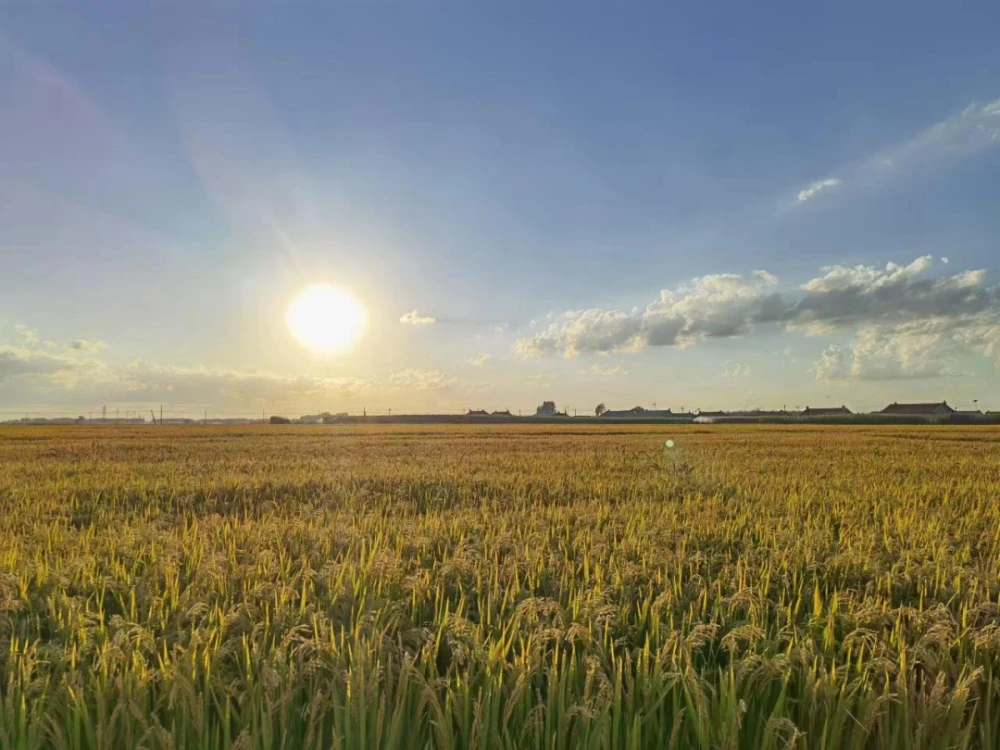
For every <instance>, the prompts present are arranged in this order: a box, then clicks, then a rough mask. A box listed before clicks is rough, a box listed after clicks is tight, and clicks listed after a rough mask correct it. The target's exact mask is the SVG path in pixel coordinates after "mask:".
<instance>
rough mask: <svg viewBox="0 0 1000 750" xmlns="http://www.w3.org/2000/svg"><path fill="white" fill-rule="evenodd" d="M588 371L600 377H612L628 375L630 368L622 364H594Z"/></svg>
mask: <svg viewBox="0 0 1000 750" xmlns="http://www.w3.org/2000/svg"><path fill="white" fill-rule="evenodd" d="M586 372H587V374H589V375H594V376H596V377H599V378H612V377H615V376H618V375H628V370H626V369H625V368H624V367H623V366H622V365H621V364H617V365H605V366H602V365H599V364H593V365H591V366H590V367H588V368H587V370H586Z"/></svg>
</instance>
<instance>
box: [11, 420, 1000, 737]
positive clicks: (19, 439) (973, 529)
mask: <svg viewBox="0 0 1000 750" xmlns="http://www.w3.org/2000/svg"><path fill="white" fill-rule="evenodd" d="M668 438H671V439H673V440H674V441H675V442H676V447H675V448H674V449H673V450H669V449H667V448H666V447H665V446H664V442H665V440H666V439H668ZM998 500H1000V428H994V427H817V426H797V427H771V426H710V427H698V426H683V427H671V428H666V427H658V426H654V427H650V426H635V427H630V426H625V427H603V428H602V427H587V426H575V427H574V426H566V427H562V426H541V425H539V426H527V425H503V426H492V427H479V426H433V427H263V426H255V427H246V428H219V427H169V426H167V427H134V428H133V427H128V428H116V427H106V428H86V427H79V428H75V427H71V428H43V427H37V428H9V429H2V430H0V747H2V748H17V749H19V750H20V749H25V750H26V749H28V748H43V747H44V748H102V749H103V748H140V747H141V748H236V747H239V748H290V749H291V748H538V749H539V750H541V748H546V749H547V750H551V749H553V748H602V749H603V748H669V747H677V748H747V749H750V748H753V749H756V748H997V747H1000V610H998V603H1000V507H998Z"/></svg>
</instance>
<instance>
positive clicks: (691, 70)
mask: <svg viewBox="0 0 1000 750" xmlns="http://www.w3.org/2000/svg"><path fill="white" fill-rule="evenodd" d="M814 5H815V4H808V3H806V4H803V3H787V4H783V3H768V4H763V5H761V4H749V3H682V4H677V3H669V4H668V3H649V4H633V3H621V4H618V3H615V4H611V3H588V2H573V3H568V2H567V3H557V2H551V3H520V2H510V3H485V2H461V3H459V2H445V1H444V0H436V1H434V2H429V1H428V2H424V1H422V0H408V1H407V2H372V3H369V2H357V1H355V2H345V3H318V2H316V3H313V2H307V1H305V0H302V1H300V2H292V3H282V4H278V3H276V2H260V3H252V4H242V3H228V2H222V3H207V4H206V3H194V2H171V3H160V2H149V3H144V2H127V3H126V2H106V3H99V4H98V3H94V4H83V3H65V4H60V3H58V2H52V1H50V0H47V1H46V2H40V3H39V2H27V1H20V0H13V1H11V2H6V3H0V165H2V168H0V420H2V419H3V418H4V417H5V416H7V417H12V418H16V417H19V416H22V415H23V414H26V413H37V414H53V415H54V414H57V413H58V414H71V415H75V414H78V413H86V412H88V411H93V410H96V409H100V408H101V406H103V405H106V406H107V407H108V408H109V409H116V410H120V411H121V412H129V411H132V410H135V411H143V412H144V411H146V410H148V409H149V408H151V407H156V408H158V406H159V405H160V404H164V408H165V410H166V411H168V412H171V411H172V412H175V413H177V414H184V413H191V414H199V415H200V414H202V413H204V412H206V411H207V412H211V413H212V414H217V415H223V414H227V415H239V414H258V413H261V412H262V411H265V412H267V413H287V414H298V413H316V412H320V411H330V412H339V411H350V412H356V411H361V410H362V409H364V410H366V411H367V412H368V413H379V412H383V413H384V412H386V411H388V410H390V409H391V410H393V411H394V412H395V413H401V412H445V411H457V410H465V409H467V408H475V409H480V408H483V409H490V410H493V409H501V410H502V409H510V410H512V411H514V412H515V413H516V412H518V411H523V412H525V413H531V412H533V410H534V407H535V406H537V405H538V404H539V403H541V401H542V400H545V399H552V400H554V401H555V402H556V403H557V405H558V406H559V407H560V408H566V409H569V410H570V411H571V412H572V411H578V412H579V413H589V412H592V411H593V409H594V407H595V406H596V405H597V404H598V403H605V404H607V406H608V407H610V408H630V407H632V406H636V405H641V406H645V407H649V408H651V407H652V406H653V405H654V404H655V405H656V406H657V408H661V409H663V408H673V409H675V410H679V409H682V408H683V409H686V410H693V409H698V408H701V409H706V410H707V409H716V408H730V409H732V408H753V407H762V408H781V407H783V406H787V407H788V408H793V407H795V406H806V405H811V406H823V405H840V404H846V405H848V406H849V407H850V408H852V409H855V410H871V409H877V408H881V407H882V406H884V405H885V404H886V403H888V402H892V401H910V400H917V401H941V400H945V399H947V400H948V402H949V403H950V404H951V405H953V406H955V407H956V408H967V409H971V408H973V403H977V404H978V406H979V408H983V409H987V408H993V409H998V410H1000V287H998V284H1000V275H998V273H997V270H998V266H1000V210H998V206H1000V45H998V44H997V43H996V29H997V28H1000V6H998V5H997V4H996V3H990V2H983V3H953V4H941V3H921V2H907V3H905V4H904V3H890V2H886V3H874V4H873V3H864V4H862V3H852V2H845V3H836V4H830V5H828V7H813V6H814ZM203 6H208V7H203ZM319 283H328V284H334V285H336V286H338V287H340V288H343V289H346V290H349V291H350V293H351V294H353V295H354V297H356V298H357V299H358V300H360V301H361V303H362V304H363V306H364V308H365V310H366V315H367V324H366V325H365V327H364V330H363V332H362V333H361V335H360V336H359V337H358V338H357V340H356V341H355V342H354V344H353V346H351V347H350V348H349V349H348V350H346V351H339V352H337V353H335V354H330V353H325V352H317V351H314V350H311V349H309V348H308V347H304V346H303V345H302V344H301V342H300V337H299V338H297V337H296V336H295V335H293V334H294V332H293V331H290V330H289V328H288V325H287V323H286V310H287V309H288V307H289V305H290V304H291V303H292V301H293V300H294V299H295V298H296V296H297V295H298V294H299V293H300V292H301V291H302V290H303V289H305V288H307V287H309V286H310V285H312V284H319ZM327 323H329V325H333V326H337V325H338V322H337V321H317V323H316V325H325V324H327Z"/></svg>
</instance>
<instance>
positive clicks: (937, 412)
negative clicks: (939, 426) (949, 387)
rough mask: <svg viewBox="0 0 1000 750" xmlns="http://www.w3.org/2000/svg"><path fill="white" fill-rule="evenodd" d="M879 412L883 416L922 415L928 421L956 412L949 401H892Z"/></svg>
mask: <svg viewBox="0 0 1000 750" xmlns="http://www.w3.org/2000/svg"><path fill="white" fill-rule="evenodd" d="M878 414H880V415H882V416H883V417H920V418H921V419H926V420H928V421H930V420H933V419H942V418H947V417H950V416H952V415H954V414H955V410H954V409H952V408H951V407H950V406H948V402H947V401H941V402H940V403H935V404H899V403H895V402H893V403H891V404H889V405H888V406H887V407H885V408H884V409H883V410H882V411H880V412H878Z"/></svg>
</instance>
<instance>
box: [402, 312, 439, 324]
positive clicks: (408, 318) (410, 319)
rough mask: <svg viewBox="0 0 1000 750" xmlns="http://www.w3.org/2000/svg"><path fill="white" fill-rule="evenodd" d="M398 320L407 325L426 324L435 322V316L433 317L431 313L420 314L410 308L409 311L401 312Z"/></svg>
mask: <svg viewBox="0 0 1000 750" xmlns="http://www.w3.org/2000/svg"><path fill="white" fill-rule="evenodd" d="M399 322H400V323H408V324H409V325H412V326H426V325H430V324H431V323H436V322H437V318H435V317H433V316H431V315H421V314H420V313H419V312H417V311H416V310H410V312H408V313H403V314H402V315H401V316H400V317H399Z"/></svg>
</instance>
